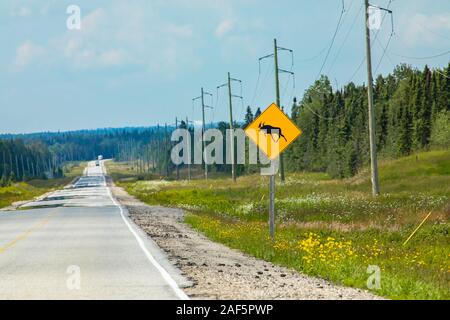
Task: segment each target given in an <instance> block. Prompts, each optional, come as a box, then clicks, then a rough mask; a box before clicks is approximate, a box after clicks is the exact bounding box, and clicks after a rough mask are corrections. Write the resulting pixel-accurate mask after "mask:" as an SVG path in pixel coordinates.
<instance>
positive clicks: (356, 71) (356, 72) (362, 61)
mask: <svg viewBox="0 0 450 320" xmlns="http://www.w3.org/2000/svg"><path fill="white" fill-rule="evenodd" d="M392 1H393V0H389V2H388V4H387V6H386V9H385V10H386V11H385V12H384V15H383V18H382V19H381V24H380V29H378V30H377V32H376V33H375V37H374V41H376V40H377V39H378V36H379V34H380V30H381V27H382V26H383V24H384V20H386V15H387V14H388V12H389V11H390V10H389V7H390V6H391V4H392ZM391 12H392V11H391ZM391 23H392V30H391V34H392V33H393V30H394V27H393V25H394V24H393V21H392V20H391ZM371 46H372V44H371ZM364 62H366V57H365V56H364V57H363V59H362V60H361V62H360V64H359V65H358V67H357V68H356V70H355V72H353V74H352V76H351V77H350V79H349V80H348V81H347V83H349V82H352V81H353V78H354V77H355V76H356V75H357V74H358V72H359V70H360V69H361V67H362V65H363V64H364Z"/></svg>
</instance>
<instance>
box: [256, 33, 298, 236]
mask: <svg viewBox="0 0 450 320" xmlns="http://www.w3.org/2000/svg"><path fill="white" fill-rule="evenodd" d="M273 46H274V52H273V53H272V54H269V55H267V56H264V57H261V58H259V63H261V60H263V59H267V58H272V57H273V58H274V65H275V96H276V104H277V106H278V107H279V108H281V99H280V79H279V74H280V73H288V74H290V75H292V76H293V77H295V75H294V72H292V71H287V70H284V69H280V68H279V66H278V51H288V52H290V53H291V57H292V66H293V65H294V55H293V51H292V50H291V49H286V48H282V47H279V46H278V45H277V39H274V40H273ZM294 79H295V78H294ZM279 161H280V178H281V181H282V182H284V181H285V176H284V161H283V156H282V155H280V157H279ZM269 229H270V237H271V239H272V241H273V240H274V239H275V174H272V175H270V181H269Z"/></svg>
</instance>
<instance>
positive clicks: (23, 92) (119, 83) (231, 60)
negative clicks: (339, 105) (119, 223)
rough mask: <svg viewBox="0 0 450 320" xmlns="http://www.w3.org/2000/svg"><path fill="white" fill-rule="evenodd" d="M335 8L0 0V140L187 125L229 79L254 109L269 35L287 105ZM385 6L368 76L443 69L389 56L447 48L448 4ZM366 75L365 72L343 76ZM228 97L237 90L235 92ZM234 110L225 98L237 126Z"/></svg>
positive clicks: (350, 67)
mask: <svg viewBox="0 0 450 320" xmlns="http://www.w3.org/2000/svg"><path fill="white" fill-rule="evenodd" d="M362 2H363V0H346V1H345V8H346V11H345V13H344V15H343V18H342V19H343V20H342V24H341V27H340V29H339V32H338V34H337V37H336V41H335V44H334V46H333V47H332V50H331V52H330V54H329V58H328V60H327V63H326V64H325V67H324V70H323V73H324V74H327V75H328V76H329V77H330V79H331V81H332V82H333V85H334V86H342V85H343V84H345V83H346V82H348V81H349V80H350V79H351V77H352V75H353V74H354V72H355V70H356V69H357V67H358V65H359V64H360V62H361V60H362V59H363V57H364V54H365V51H364V48H365V47H364V33H363V32H364V28H363V23H364V20H363V19H364V18H363V11H360V9H361V5H362ZM388 2H389V1H388V0H373V1H372V4H376V5H380V6H387V4H388ZM71 4H75V5H78V6H79V7H80V8H81V17H82V23H81V30H68V29H67V27H66V20H67V18H68V16H69V15H68V14H67V13H66V9H67V7H68V6H69V5H71ZM341 7H342V5H341V1H338V0H320V1H314V0H292V1H291V0H280V1H268V0H267V1H264V0H259V1H258V0H185V1H183V0H131V1H119V0H98V1H94V0H70V1H65V0H28V1H25V0H2V1H1V2H0V37H1V39H2V41H3V44H2V50H0V106H1V113H0V114H1V115H0V132H10V133H18V132H35V131H57V130H61V131H63V130H73V129H85V128H87V129H90V128H98V127H123V126H146V125H153V124H157V123H160V124H163V123H165V122H167V123H169V124H170V123H173V122H174V121H175V117H176V116H177V117H179V118H185V117H186V116H188V117H189V118H190V119H194V120H196V121H198V120H200V119H201V112H200V107H199V105H195V106H194V108H193V106H192V102H191V100H192V98H194V97H196V96H198V95H199V94H200V88H201V86H203V87H205V89H206V90H208V91H209V92H211V93H214V95H216V87H217V86H218V85H220V84H222V83H224V82H225V80H226V74H227V72H228V71H230V72H231V73H232V76H233V77H236V78H240V79H242V80H243V95H244V98H245V101H244V104H245V106H246V105H249V104H251V105H252V107H258V106H259V107H261V108H264V107H266V106H268V105H269V104H270V103H271V102H272V101H273V100H274V81H273V62H272V61H270V60H267V61H265V62H264V63H263V64H262V66H261V76H260V81H259V85H258V88H257V90H255V87H256V84H257V79H258V57H261V56H264V55H266V54H269V53H271V52H272V50H273V38H274V37H276V38H277V39H278V42H279V45H280V46H283V47H288V48H291V49H293V50H294V55H295V57H294V58H295V64H294V67H293V70H294V71H295V73H296V87H295V89H294V88H293V85H292V84H293V82H292V80H291V79H289V78H288V77H287V76H284V75H283V76H282V77H281V92H282V100H283V104H286V105H287V104H289V103H288V101H289V100H291V97H292V96H297V97H301V96H302V93H303V92H304V90H305V89H306V88H307V87H308V86H309V85H310V84H312V83H313V82H314V80H315V79H316V77H317V75H318V72H319V70H320V67H321V65H322V63H323V61H324V58H325V54H326V49H327V48H328V46H329V45H330V42H331V38H332V35H333V32H334V30H335V28H336V24H337V21H338V18H339V14H340V12H341ZM390 8H391V9H392V10H393V11H394V24H395V35H394V36H393V38H392V40H391V42H390V46H389V48H388V51H387V52H388V53H387V54H386V56H385V57H384V59H383V61H382V63H381V65H380V67H379V69H378V70H377V73H383V74H385V73H388V72H390V71H392V69H393V66H394V65H395V64H397V63H400V62H407V63H410V64H412V65H414V66H417V67H418V68H422V67H423V66H424V65H425V63H427V64H428V65H430V66H431V67H442V66H446V65H447V63H448V62H449V60H450V59H449V58H450V56H449V55H446V56H442V57H439V58H435V59H422V60H419V59H409V58H408V59H407V58H401V57H399V56H398V55H399V54H400V55H404V56H409V57H426V56H432V55H435V54H439V53H442V52H445V51H448V50H450V1H448V0H434V1H426V0H409V1H407V0H395V1H392V3H391V5H390ZM353 23H354V25H353V28H352V29H351V28H350V27H351V26H352V24H353ZM390 32H391V25H390V20H389V19H386V20H385V21H384V24H383V25H382V28H381V30H380V32H379V36H378V40H377V41H374V43H373V45H372V46H373V64H374V69H375V68H376V66H377V64H378V61H379V59H380V57H381V54H382V46H384V45H385V44H386V42H387V41H388V39H389V35H390ZM347 33H348V37H347V38H346V35H347ZM344 39H347V40H346V42H345V43H344V44H343V41H344ZM341 46H342V50H341V51H340V52H339V48H340V47H341ZM338 52H339V55H338ZM311 58H313V59H311ZM333 62H334V63H333ZM280 67H282V68H284V69H288V70H289V69H290V68H291V60H290V56H289V55H288V54H285V53H281V54H280ZM365 77H366V75H365V66H364V67H363V68H361V69H360V70H359V72H358V73H356V74H355V76H354V77H353V79H352V80H353V81H354V82H356V83H362V82H364V81H365ZM234 90H235V92H236V93H237V94H240V87H239V86H235V87H234ZM225 93H226V92H225V91H221V92H219V96H218V99H217V98H216V97H214V99H213V101H211V102H208V103H211V104H213V106H215V107H216V108H215V109H214V111H210V110H208V111H207V121H218V120H222V119H227V117H228V109H227V105H226V94H225ZM243 111H244V110H243V108H242V104H241V102H240V101H236V102H235V110H234V113H235V115H236V117H237V118H238V119H242V117H243Z"/></svg>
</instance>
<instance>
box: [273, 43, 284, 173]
mask: <svg viewBox="0 0 450 320" xmlns="http://www.w3.org/2000/svg"><path fill="white" fill-rule="evenodd" d="M273 47H274V50H273V52H274V53H273V57H274V62H275V63H274V65H275V92H276V98H277V106H278V108H281V99H280V77H279V74H278V72H279V71H278V70H279V69H278V46H277V39H273ZM280 178H281V182H284V181H285V177H284V159H283V154H280Z"/></svg>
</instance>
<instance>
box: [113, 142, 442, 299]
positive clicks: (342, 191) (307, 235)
mask: <svg viewBox="0 0 450 320" xmlns="http://www.w3.org/2000/svg"><path fill="white" fill-rule="evenodd" d="M110 170H111V169H110ZM380 182H381V187H382V192H383V194H382V195H381V196H379V197H377V198H373V197H372V196H371V186H370V180H369V176H368V173H367V172H363V173H361V174H359V175H357V176H356V177H353V178H351V179H347V180H332V179H330V178H329V177H328V176H327V175H326V174H323V173H289V174H288V178H287V181H286V182H285V183H284V184H281V183H278V184H277V198H276V206H277V211H276V223H277V224H276V226H277V229H276V239H275V242H272V241H271V240H270V239H269V238H268V226H267V219H268V213H267V207H268V200H267V195H268V179H267V177H261V176H258V175H252V176H244V177H240V178H239V179H238V183H237V184H234V183H233V182H232V181H231V179H229V178H216V179H214V180H208V181H204V180H194V181H191V182H187V181H164V180H162V181H154V180H153V181H133V182H131V181H128V182H126V181H125V182H124V181H122V182H120V181H119V184H120V185H122V186H124V187H125V188H126V190H127V191H128V192H129V193H130V194H133V195H135V196H137V197H138V198H139V199H141V200H142V201H144V202H146V203H149V204H157V205H166V206H173V207H180V208H184V209H186V211H187V212H188V215H187V216H186V222H187V223H188V224H190V225H191V226H193V227H194V228H195V229H197V230H199V231H201V232H203V233H204V234H205V235H206V236H208V237H210V238H211V239H213V240H215V241H217V242H221V243H224V244H226V245H228V246H230V247H232V248H235V249H239V250H241V251H243V252H245V253H247V254H250V255H252V256H255V257H257V258H261V259H264V260H267V261H271V262H274V263H277V264H280V265H284V266H288V267H292V268H295V269H297V270H299V271H302V272H305V273H307V274H310V275H314V276H320V277H322V278H325V279H328V280H330V281H333V282H335V283H338V284H343V285H347V286H353V287H358V288H363V289H367V279H368V277H369V276H370V274H368V273H367V268H368V266H369V265H376V266H379V267H380V269H381V288H380V289H378V290H376V289H374V290H371V291H373V292H374V293H376V294H379V295H382V296H385V297H388V298H394V299H449V298H450V286H449V283H450V281H449V280H450V242H449V231H450V228H449V216H450V151H431V152H423V153H419V154H417V155H412V156H410V157H405V158H402V159H398V160H393V161H382V162H381V164H380ZM428 212H432V215H431V217H430V219H429V220H428V221H427V223H426V224H425V225H424V226H423V227H422V228H421V229H420V230H419V231H418V232H417V234H416V235H415V236H414V237H413V238H412V239H411V241H410V242H409V243H408V244H407V245H406V246H403V242H404V241H405V239H406V238H407V237H408V236H409V234H410V233H411V232H412V231H413V230H414V229H415V227H416V226H417V225H418V224H419V223H420V222H421V221H422V219H423V218H424V217H425V216H426V214H427V213H428Z"/></svg>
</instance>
